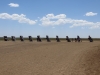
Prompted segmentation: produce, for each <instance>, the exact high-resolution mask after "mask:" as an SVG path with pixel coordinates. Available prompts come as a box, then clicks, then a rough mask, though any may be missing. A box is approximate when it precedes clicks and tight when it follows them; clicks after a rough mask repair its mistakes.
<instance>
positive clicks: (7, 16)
mask: <svg viewBox="0 0 100 75" xmlns="http://www.w3.org/2000/svg"><path fill="white" fill-rule="evenodd" d="M0 18H1V19H10V20H17V21H18V22H19V23H27V24H30V25H33V24H36V22H37V20H30V19H29V18H26V15H24V14H21V15H19V14H12V15H10V14H8V13H0Z"/></svg>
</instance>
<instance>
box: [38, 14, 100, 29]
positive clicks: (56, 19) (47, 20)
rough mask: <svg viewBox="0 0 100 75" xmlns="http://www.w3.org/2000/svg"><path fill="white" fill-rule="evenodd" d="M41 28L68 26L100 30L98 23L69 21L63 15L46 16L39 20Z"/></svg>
mask: <svg viewBox="0 0 100 75" xmlns="http://www.w3.org/2000/svg"><path fill="white" fill-rule="evenodd" d="M40 21H41V25H42V26H55V25H64V24H68V25H71V26H70V28H72V27H78V26H81V27H89V28H90V29H94V28H100V22H96V23H94V22H89V21H86V20H78V19H71V18H67V17H66V15H65V14H59V15H54V14H47V15H46V16H44V17H42V18H41V19H40Z"/></svg>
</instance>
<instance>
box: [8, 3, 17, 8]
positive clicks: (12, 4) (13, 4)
mask: <svg viewBox="0 0 100 75" xmlns="http://www.w3.org/2000/svg"><path fill="white" fill-rule="evenodd" d="M8 5H9V6H10V7H19V4H15V3H10V4H8Z"/></svg>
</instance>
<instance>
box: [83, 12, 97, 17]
mask: <svg viewBox="0 0 100 75" xmlns="http://www.w3.org/2000/svg"><path fill="white" fill-rule="evenodd" d="M97 14H98V13H93V12H87V13H86V14H85V16H95V15H97Z"/></svg>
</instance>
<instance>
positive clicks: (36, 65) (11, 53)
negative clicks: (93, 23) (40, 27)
mask: <svg viewBox="0 0 100 75" xmlns="http://www.w3.org/2000/svg"><path fill="white" fill-rule="evenodd" d="M0 75H100V41H96V42H95V41H94V42H93V43H90V42H88V41H83V42H80V43H78V42H70V43H68V42H66V41H62V42H56V41H52V42H46V41H43V42H36V41H33V42H29V41H25V42H21V41H16V42H12V41H7V42H4V41H0Z"/></svg>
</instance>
